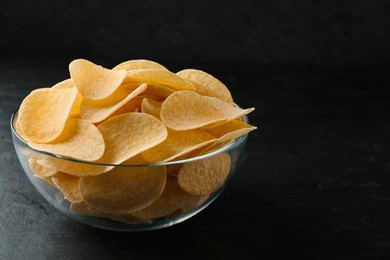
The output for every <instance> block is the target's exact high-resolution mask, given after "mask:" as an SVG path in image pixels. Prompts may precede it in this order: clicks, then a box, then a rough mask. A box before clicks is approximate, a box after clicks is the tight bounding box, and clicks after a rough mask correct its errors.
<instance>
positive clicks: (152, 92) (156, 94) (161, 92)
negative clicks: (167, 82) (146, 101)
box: [143, 83, 176, 101]
mask: <svg viewBox="0 0 390 260" xmlns="http://www.w3.org/2000/svg"><path fill="white" fill-rule="evenodd" d="M147 85H148V87H147V88H146V90H145V92H144V93H143V94H144V95H147V96H151V97H152V99H154V100H157V101H163V100H165V99H166V98H167V97H169V96H170V95H171V94H173V93H174V92H175V91H176V90H174V89H171V88H169V87H165V86H161V85H156V84H151V83H148V84H147Z"/></svg>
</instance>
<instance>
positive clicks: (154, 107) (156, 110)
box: [141, 98, 162, 119]
mask: <svg viewBox="0 0 390 260" xmlns="http://www.w3.org/2000/svg"><path fill="white" fill-rule="evenodd" d="M161 106H162V102H158V101H156V100H153V99H150V98H144V99H143V100H142V104H141V112H142V113H146V114H149V115H152V116H154V117H155V118H158V119H161V118H160V111H161Z"/></svg>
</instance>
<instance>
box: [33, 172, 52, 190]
mask: <svg viewBox="0 0 390 260" xmlns="http://www.w3.org/2000/svg"><path fill="white" fill-rule="evenodd" d="M34 177H35V178H38V179H40V180H42V181H44V182H46V183H48V184H50V185H51V186H53V187H54V188H56V189H57V186H56V185H55V184H54V182H53V181H52V179H51V177H42V176H39V175H37V174H34Z"/></svg>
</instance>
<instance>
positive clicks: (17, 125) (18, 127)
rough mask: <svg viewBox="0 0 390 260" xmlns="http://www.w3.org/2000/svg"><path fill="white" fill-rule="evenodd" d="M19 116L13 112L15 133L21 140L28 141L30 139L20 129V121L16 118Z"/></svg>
mask: <svg viewBox="0 0 390 260" xmlns="http://www.w3.org/2000/svg"><path fill="white" fill-rule="evenodd" d="M18 118H19V116H18V114H15V116H14V129H15V131H16V133H17V134H18V135H19V137H20V138H22V140H24V141H25V142H29V141H31V140H30V139H29V138H28V137H27V136H26V135H25V134H24V133H23V131H22V129H21V127H20V122H19V120H18Z"/></svg>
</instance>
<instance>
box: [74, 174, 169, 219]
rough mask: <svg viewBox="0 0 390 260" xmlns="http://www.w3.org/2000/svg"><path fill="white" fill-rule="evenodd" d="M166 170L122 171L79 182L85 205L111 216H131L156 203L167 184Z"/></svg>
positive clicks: (82, 179)
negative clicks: (130, 214) (129, 214)
mask: <svg viewBox="0 0 390 260" xmlns="http://www.w3.org/2000/svg"><path fill="white" fill-rule="evenodd" d="M166 176H167V174H166V170H165V167H164V166H156V167H150V166H145V167H121V166H117V167H115V168H114V169H112V170H111V171H109V172H107V173H104V174H101V175H99V176H88V177H81V178H80V191H81V195H82V197H83V199H84V201H85V202H86V203H87V204H88V205H90V206H91V207H93V208H96V209H98V210H101V211H104V212H109V213H130V212H134V211H137V210H141V209H143V208H145V207H147V206H149V205H150V204H152V203H153V202H154V201H156V200H157V199H158V198H159V197H160V195H161V193H162V191H163V189H164V187H165V183H166Z"/></svg>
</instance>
